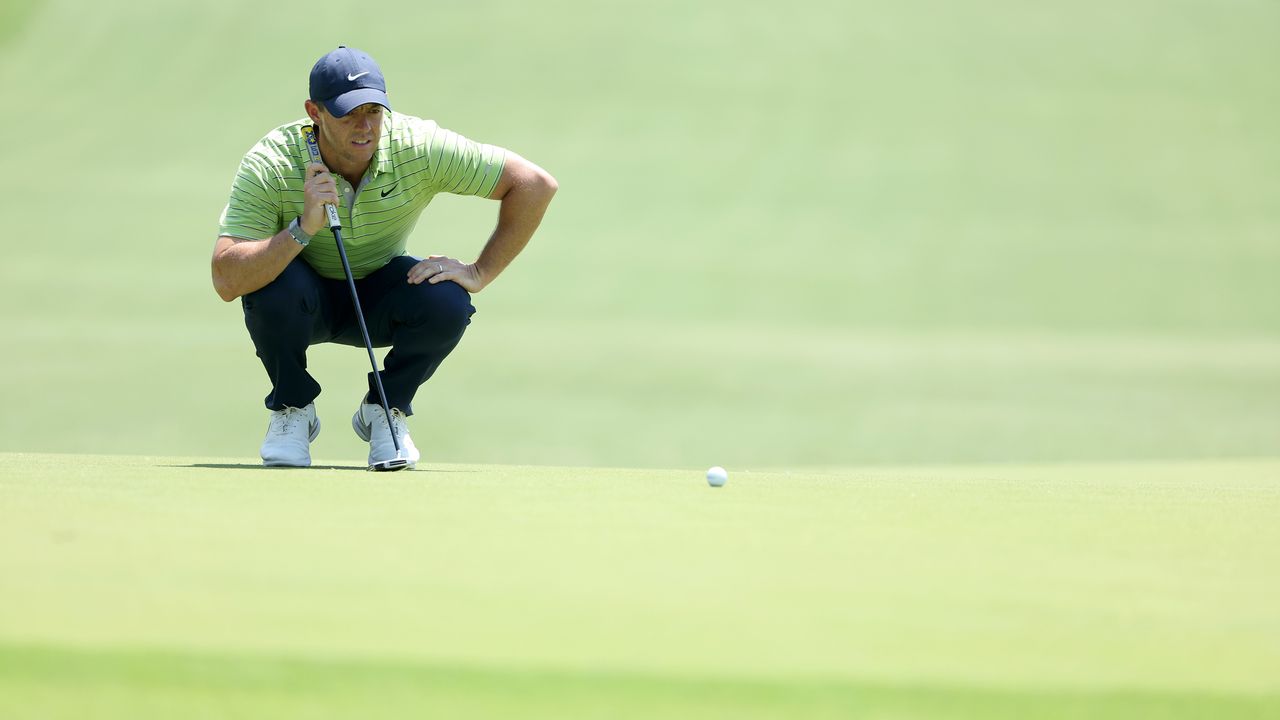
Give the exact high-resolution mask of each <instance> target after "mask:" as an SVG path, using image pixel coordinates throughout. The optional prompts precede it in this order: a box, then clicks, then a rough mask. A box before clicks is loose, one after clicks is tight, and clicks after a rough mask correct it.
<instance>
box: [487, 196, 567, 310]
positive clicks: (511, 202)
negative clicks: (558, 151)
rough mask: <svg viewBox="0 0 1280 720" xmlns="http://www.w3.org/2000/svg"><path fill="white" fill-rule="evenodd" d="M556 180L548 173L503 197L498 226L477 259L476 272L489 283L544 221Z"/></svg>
mask: <svg viewBox="0 0 1280 720" xmlns="http://www.w3.org/2000/svg"><path fill="white" fill-rule="evenodd" d="M556 187H557V186H556V182H555V180H554V179H553V178H551V176H549V175H547V176H545V177H542V178H538V179H537V180H534V181H530V182H527V183H521V184H517V185H515V186H513V187H512V188H511V190H509V191H508V192H507V194H506V195H504V196H503V197H502V201H501V202H502V205H501V207H500V208H499V209H498V227H496V228H495V229H494V231H493V234H492V235H490V236H489V241H488V242H486V243H485V246H484V249H483V250H481V251H480V257H479V258H478V259H477V260H476V262H475V268H476V273H477V274H478V275H479V276H480V280H481V282H482V283H484V284H485V285H488V284H489V283H490V282H492V281H493V279H494V278H496V277H497V276H498V275H499V274H500V273H501V272H502V271H503V270H505V269H506V268H507V266H508V265H510V264H511V261H512V260H515V258H516V256H517V255H519V254H520V251H521V250H523V249H524V247H525V245H528V244H529V239H530V238H532V237H533V233H534V232H535V231H536V230H537V229H538V225H540V224H541V223H542V217H543V215H545V214H546V212H547V206H548V205H550V204H551V198H552V197H554V196H555V194H556Z"/></svg>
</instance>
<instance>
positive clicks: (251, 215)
mask: <svg viewBox="0 0 1280 720" xmlns="http://www.w3.org/2000/svg"><path fill="white" fill-rule="evenodd" d="M280 183H281V179H280V178H279V176H278V174H277V173H276V172H275V171H274V170H273V169H272V168H271V166H270V164H269V163H266V162H264V161H263V160H262V159H261V158H259V157H257V155H255V153H254V152H253V151H250V153H249V154H248V155H246V156H245V157H244V159H243V160H241V161H240V169H239V170H238V171H237V172H236V178H235V180H234V181H233V182H232V183H231V197H230V198H229V199H228V200H227V206H226V207H225V208H223V210H222V217H221V218H220V219H219V221H218V234H219V235H220V236H221V235H228V236H231V237H238V238H245V239H248V240H261V239H263V238H269V237H271V236H273V235H275V234H276V233H278V232H280V229H281V228H282V227H284V223H283V221H282V217H281V213H282V210H281V201H280Z"/></svg>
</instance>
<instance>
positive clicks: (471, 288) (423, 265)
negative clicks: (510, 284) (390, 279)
mask: <svg viewBox="0 0 1280 720" xmlns="http://www.w3.org/2000/svg"><path fill="white" fill-rule="evenodd" d="M446 280H452V281H453V282H456V283H458V284H459V285H461V286H462V289H463V290H466V291H467V292H471V293H477V292H480V291H481V290H483V289H484V286H485V282H484V279H483V278H481V277H480V271H479V270H477V269H476V266H475V265H468V264H467V263H464V262H462V261H461V260H455V259H453V258H451V257H445V256H444V255H430V256H428V257H427V259H426V260H423V261H421V262H419V263H418V264H417V265H414V266H413V267H411V268H409V282H410V283H413V284H414V285H418V284H420V283H422V282H423V281H426V282H428V283H430V284H432V285H435V284H436V283H442V282H444V281H446Z"/></svg>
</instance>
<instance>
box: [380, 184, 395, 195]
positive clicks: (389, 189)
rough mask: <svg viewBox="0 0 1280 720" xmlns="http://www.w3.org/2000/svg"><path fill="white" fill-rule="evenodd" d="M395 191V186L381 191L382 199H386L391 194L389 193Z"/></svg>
mask: <svg viewBox="0 0 1280 720" xmlns="http://www.w3.org/2000/svg"><path fill="white" fill-rule="evenodd" d="M395 189H396V186H395V185H392V186H391V187H389V188H387V189H386V190H383V191H382V197H386V196H388V195H390V194H391V191H392V190H395Z"/></svg>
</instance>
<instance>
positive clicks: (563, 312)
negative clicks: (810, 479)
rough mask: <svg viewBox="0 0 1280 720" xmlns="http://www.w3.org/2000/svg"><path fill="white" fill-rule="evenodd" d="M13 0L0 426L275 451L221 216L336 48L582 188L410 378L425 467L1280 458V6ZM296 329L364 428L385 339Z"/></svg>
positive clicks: (160, 447) (418, 102)
mask: <svg viewBox="0 0 1280 720" xmlns="http://www.w3.org/2000/svg"><path fill="white" fill-rule="evenodd" d="M2 7H3V9H2V10H0V43H3V44H2V45H0V83H2V86H3V87H4V88H5V96H6V98H7V102H6V109H5V111H4V112H3V113H0V136H2V137H3V138H4V139H5V152H4V154H3V158H4V159H3V163H4V168H5V172H4V173H2V174H0V198H3V200H2V201H0V202H2V204H3V208H4V221H5V222H4V227H3V232H4V244H3V245H4V248H5V256H4V258H3V262H0V293H2V294H0V306H2V307H3V313H4V318H5V323H4V325H5V332H4V333H3V337H4V341H3V343H4V352H3V354H2V355H0V397H3V398H4V401H5V404H6V408H7V409H6V411H5V413H4V415H3V420H2V421H0V422H2V423H3V425H2V426H0V450H23V451H52V452H93V453H121V454H124V453H131V454H158V455H183V454H190V455H201V456H228V457H244V458H253V457H254V453H255V452H256V450H257V446H258V443H259V442H260V440H261V435H262V432H263V431H264V430H265V426H266V413H265V411H264V410H263V408H262V405H261V398H262V396H263V395H265V394H266V392H267V389H268V388H267V384H266V376H265V373H264V372H263V370H262V368H261V366H260V364H259V363H258V360H257V359H256V358H255V357H254V354H253V348H252V345H251V343H250V341H249V338H248V336H247V333H246V332H245V330H244V327H243V323H242V316H241V312H240V308H239V304H238V302H237V303H234V304H230V305H227V304H223V303H222V302H220V301H219V300H218V299H217V297H216V296H215V295H214V293H213V291H212V288H211V285H210V281H209V266H208V263H209V256H210V251H211V249H212V245H213V240H214V235H215V232H216V227H217V225H216V223H217V218H218V213H219V212H220V210H221V208H222V206H223V204H224V203H225V201H226V196H227V191H228V188H229V185H230V181H231V178H232V176H233V173H234V172H235V169H236V165H237V162H238V160H239V158H240V157H241V155H242V154H243V152H244V151H245V150H246V149H247V148H249V147H250V146H251V145H252V144H253V143H254V142H255V141H256V140H257V139H258V138H259V137H261V136H262V135H263V134H265V132H267V131H268V130H269V129H271V128H273V127H275V126H277V125H280V124H282V123H284V122H287V121H290V120H292V119H294V118H295V117H300V116H301V114H302V101H303V99H304V97H305V93H306V77H307V73H308V71H309V69H310V66H311V64H312V63H313V62H314V61H315V59H316V58H317V57H319V56H320V55H321V54H323V53H324V52H326V51H327V50H329V49H331V48H332V47H333V46H335V45H337V44H339V43H342V44H348V45H352V46H355V47H359V48H362V49H365V50H367V51H369V52H370V53H371V54H373V55H374V57H376V58H377V59H378V60H379V62H380V63H381V65H382V66H383V68H384V70H385V71H386V74H387V77H388V82H389V86H390V93H391V97H392V100H393V103H394V105H395V107H396V109H397V110H400V111H403V112H407V113H410V114H415V115H419V116H422V117H428V118H433V119H435V120H436V121H438V122H439V123H440V124H441V125H443V126H445V127H448V128H450V129H454V130H457V131H459V132H462V133H464V134H466V135H468V136H470V137H473V138H475V139H478V140H481V141H485V142H491V143H495V144H499V145H503V146H506V147H509V148H511V149H513V150H515V151H517V152H519V153H521V154H522V155H525V156H526V157H528V158H530V159H532V160H533V161H535V162H537V163H539V164H541V165H542V166H544V167H545V168H547V169H548V170H550V171H551V172H552V173H553V174H555V176H556V177H557V179H558V180H559V181H560V185H561V190H560V193H559V195H558V196H557V198H556V200H555V202H554V203H553V205H552V208H551V210H550V212H549V214H548V216H547V219H546V221H545V223H544V224H543V227H542V229H541V230H540V231H539V233H538V234H537V236H536V237H535V238H534V240H533V242H532V243H531V245H530V246H529V247H528V249H527V250H526V252H525V253H524V255H522V256H521V257H520V258H519V259H518V260H517V262H516V263H515V264H514V265H512V267H511V268H510V269H509V270H508V272H507V273H506V274H505V275H503V276H502V277H501V278H500V279H499V280H498V282H496V283H495V284H494V285H492V286H491V287H490V288H488V289H487V290H485V291H484V292H483V293H482V294H481V295H479V296H478V297H477V298H476V305H477V307H478V308H479V313H478V314H477V315H476V317H475V320H474V323H473V325H472V327H471V329H470V331H469V335H468V337H467V338H466V339H465V340H464V341H463V344H462V345H461V346H460V348H459V349H458V351H457V352H456V353H455V355H454V356H453V357H451V358H450V360H449V361H448V362H447V363H446V365H445V366H444V367H443V369H442V370H441V371H440V373H439V374H438V375H437V377H436V378H435V379H434V380H433V381H432V382H431V383H429V384H428V385H427V386H426V387H425V388H424V389H423V391H422V392H421V393H420V395H419V400H418V402H417V403H416V405H417V409H418V415H417V417H416V418H415V420H414V421H413V430H414V437H415V439H416V440H417V444H418V445H419V447H421V448H423V450H424V452H425V453H426V456H427V457H428V458H430V459H431V460H433V461H466V462H486V463H487V462H492V463H533V464H544V463H555V464H566V465H616V466H629V467H689V466H691V467H705V466H707V465H710V464H722V465H725V466H728V467H731V468H734V467H792V466H802V465H811V466H812V465H828V466H830V465H853V464H869V463H903V462H911V463H921V462H928V463H934V462H936V463H948V462H969V461H997V462H1000V461H1058V460H1105V459H1142V458H1170V459H1178V458H1210V457H1224V456H1226V457H1230V456H1273V457H1274V456H1276V455H1277V451H1280V402H1277V400H1280V302H1278V301H1280V290H1278V289H1277V288H1278V287H1280V284H1278V283H1277V282H1276V281H1275V278H1276V270H1277V263H1278V261H1280V242H1277V238H1278V237H1280V134H1277V132H1276V128H1277V127H1280V85H1277V83H1276V82H1275V71H1276V68H1278V67H1280V43H1276V42H1275V40H1276V28H1277V27H1280V5H1277V4H1276V3H1274V2H1268V1H1264V0H1259V1H1256V2H1250V1H1246V0H1230V1H1226V2H1223V1H1216V2H1209V1H1208V0H1179V1H1175V2H1164V1H1162V2H1154V1H1139V2H1129V3H1121V4H1117V3H1114V2H1096V1H1093V0H1086V1H1085V2H1072V3H1067V2H1040V3H1021V2H1012V1H1003V0H982V1H973V2H964V3H948V2H940V1H938V0H907V1H905V2H898V3H865V2H852V3H848V2H820V1H817V0H799V1H798V2H789V3H762V2H740V1H739V2H722V1H719V0H716V1H714V2H702V3H687V2H662V1H657V2H646V3H624V2H599V3H587V2H570V1H568V0H550V1H546V2H539V3H513V2H498V1H495V0H488V1H483V0H482V1H479V2H471V3H465V4H463V3H454V4H440V3H412V2H402V1H401V0H391V1H389V2H384V3H379V4H376V5H367V4H366V5H358V6H357V5H342V4H333V3H330V4H318V3H301V2H280V3H263V2H247V1H243V0H224V1H222V2H217V3H196V2H162V1H160V0H135V1H133V2H128V3H117V2H103V3H90V2H87V1H80V2H76V1H73V0H47V1H46V0H23V1H19V2H14V0H7V2H6V3H5V4H4V5H3V6H2ZM496 208H497V205H496V204H495V203H490V202H485V201H482V200H476V199H471V198H456V197H449V196H441V197H439V198H437V200H436V201H435V202H434V203H433V204H432V206H431V207H430V208H429V209H428V211H427V213H426V214H425V215H424V216H423V219H422V222H421V223H420V224H419V226H418V229H417V231H416V233H415V235H414V238H413V240H412V241H411V243H410V249H411V251H413V252H415V253H417V254H428V253H447V254H451V255H454V256H456V257H459V258H462V259H465V260H470V259H472V258H474V256H475V254H476V253H477V252H478V251H479V248H480V246H481V244H482V243H483V240H484V239H485V238H486V237H487V234H488V232H489V230H490V229H491V226H492V224H493V222H494V220H495V214H496ZM312 363H313V367H314V368H315V373H316V375H317V377H318V378H319V379H320V381H321V383H322V384H323V385H324V387H325V392H324V394H323V395H322V396H321V397H320V399H319V400H318V403H317V404H318V407H319V410H320V414H321V416H322V417H323V418H325V420H326V425H327V427H326V431H325V432H324V433H323V434H322V435H321V437H320V438H319V440H318V441H317V443H316V445H315V453H316V455H317V457H318V458H319V459H322V460H323V459H325V458H330V459H358V458H361V457H363V453H364V447H363V445H362V443H360V441H359V440H358V439H357V438H355V436H354V435H353V434H352V433H350V432H347V431H346V429H345V426H346V418H347V417H348V416H349V413H350V412H351V410H352V409H353V407H354V404H355V402H356V401H357V398H358V397H359V395H360V393H361V392H362V391H363V390H362V388H363V383H364V373H365V363H366V359H365V358H364V356H363V354H362V353H361V352H360V351H358V350H353V349H350V348H338V347H320V348H316V349H315V350H313V352H312Z"/></svg>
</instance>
